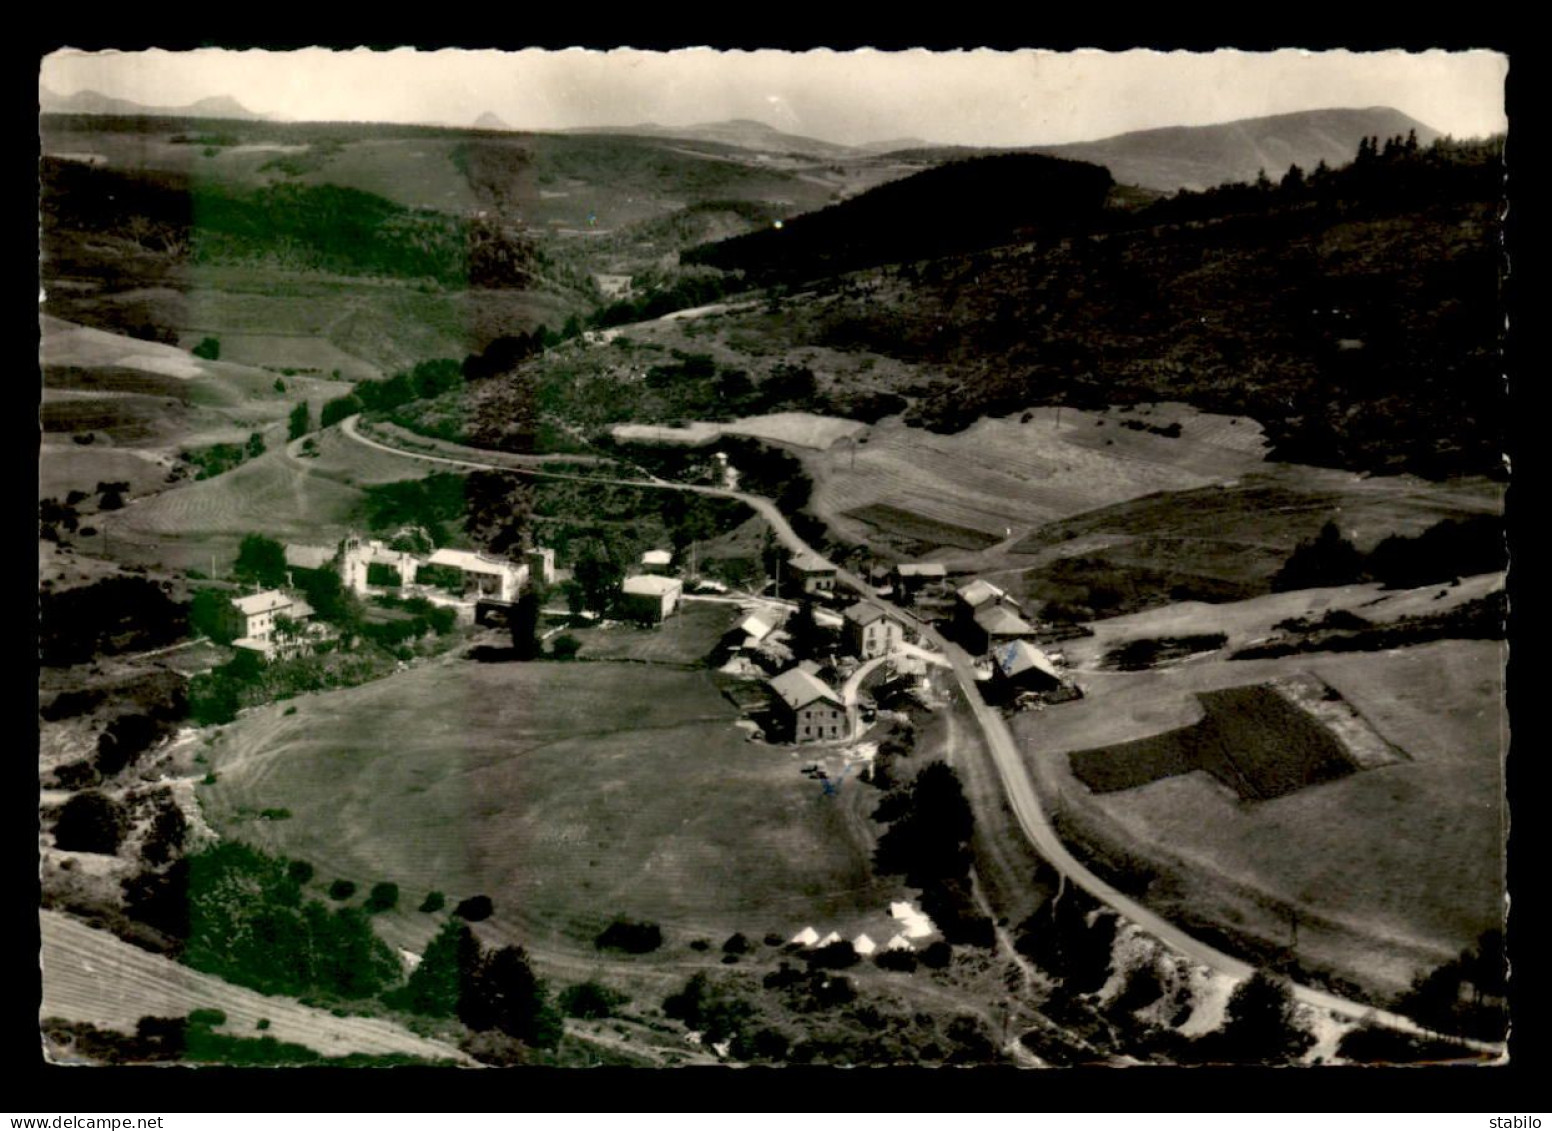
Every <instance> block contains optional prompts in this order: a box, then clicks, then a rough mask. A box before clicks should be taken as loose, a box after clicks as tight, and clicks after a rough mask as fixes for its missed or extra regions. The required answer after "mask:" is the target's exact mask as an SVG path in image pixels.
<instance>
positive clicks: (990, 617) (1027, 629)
mask: <svg viewBox="0 0 1552 1131" xmlns="http://www.w3.org/2000/svg"><path fill="white" fill-rule="evenodd" d="M975 623H976V624H977V625H979V626H980V628H981V631H983V632H985V633H986V634H987V635H988V636H1015V635H1018V634H1020V633H1022V634H1025V635H1028V636H1033V635H1034V634H1035V629H1034V626H1033V625H1031V624H1030V623H1029V622H1028V621H1026V620H1025V619H1024V618H1023V617H1020V616H1017V615H1016V614H1014V613H1012V612H1010V611H1009V610H1007V609H1005V608H1003V607H1002V606H1001V605H988V606H987V607H986V608H984V609H982V610H981V611H980V612H978V613H976V614H975Z"/></svg>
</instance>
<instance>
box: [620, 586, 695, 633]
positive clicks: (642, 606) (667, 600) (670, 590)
mask: <svg viewBox="0 0 1552 1131" xmlns="http://www.w3.org/2000/svg"><path fill="white" fill-rule="evenodd" d="M683 596H684V582H682V581H680V580H679V579H678V578H677V577H658V576H656V575H653V574H636V575H635V576H633V577H627V578H626V579H625V584H624V585H623V586H622V587H621V590H620V612H621V614H622V615H623V616H625V617H628V618H629V619H631V620H638V621H641V622H643V623H645V624H661V623H662V622H663V621H664V620H666V619H667V618H668V617H670V616H672V615H673V613H674V610H676V609H677V608H678V607H679V602H680V600H681V599H682V598H683Z"/></svg>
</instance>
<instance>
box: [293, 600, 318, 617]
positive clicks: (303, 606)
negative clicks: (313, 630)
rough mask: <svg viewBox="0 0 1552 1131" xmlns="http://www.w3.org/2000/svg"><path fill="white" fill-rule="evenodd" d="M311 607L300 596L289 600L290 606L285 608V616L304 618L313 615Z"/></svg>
mask: <svg viewBox="0 0 1552 1131" xmlns="http://www.w3.org/2000/svg"><path fill="white" fill-rule="evenodd" d="M313 612H314V610H313V607H312V606H311V605H309V604H308V603H307V602H306V601H304V600H302V599H301V598H300V597H298V598H296V599H295V600H294V601H292V602H291V607H290V608H289V609H287V610H286V616H288V617H290V618H291V619H292V620H306V619H307V618H308V617H310V616H312V615H313Z"/></svg>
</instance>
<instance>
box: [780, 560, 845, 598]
mask: <svg viewBox="0 0 1552 1131" xmlns="http://www.w3.org/2000/svg"><path fill="white" fill-rule="evenodd" d="M785 573H786V575H787V577H788V578H789V579H790V580H791V581H792V582H793V583H794V584H796V585H797V586H798V588H799V589H800V590H801V591H802V592H804V593H811V594H816V595H818V594H826V595H828V594H830V593H833V592H835V567H834V566H833V565H831V564H830V563H829V562H827V561H825V560H824V559H823V558H820V557H819V556H818V555H816V554H795V555H794V556H792V557H791V558H789V559H787V566H786V570H785ZM791 596H794V597H795V596H797V594H796V593H792V594H791Z"/></svg>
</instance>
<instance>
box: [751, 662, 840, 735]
mask: <svg viewBox="0 0 1552 1131" xmlns="http://www.w3.org/2000/svg"><path fill="white" fill-rule="evenodd" d="M767 686H768V687H769V688H770V689H771V693H772V697H773V699H774V700H775V704H776V708H777V710H778V712H779V713H780V716H781V718H782V721H783V723H784V724H785V725H786V727H787V728H788V733H789V734H790V735H791V736H792V739H793V741H794V742H819V741H821V740H824V739H837V738H845V737H846V730H847V728H846V706H845V704H843V703H842V702H841V697H840V695H839V694H838V693H837V692H836V691H834V690H833V689H832V688H831V687H830V685H829V684H827V683H825V682H824V680H822V679H820V678H819V677H818V676H816V675H814V674H812V673H811V672H807V671H804V670H803V669H802V668H801V667H797V668H792V669H790V670H788V671H785V672H782V673H781V674H780V675H779V676H777V677H776V678H774V679H772V680H770V681H768V683H767Z"/></svg>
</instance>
